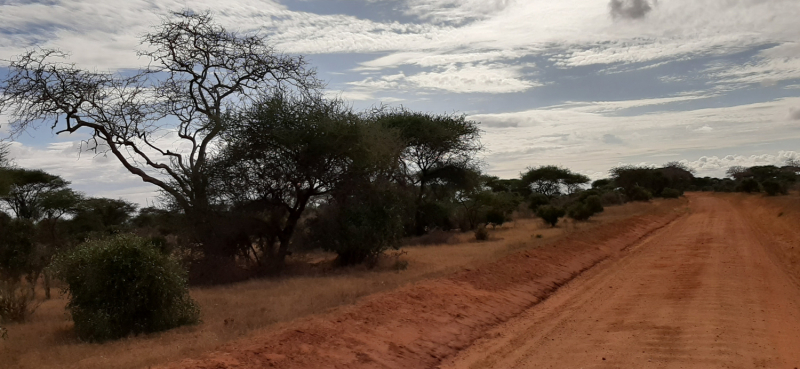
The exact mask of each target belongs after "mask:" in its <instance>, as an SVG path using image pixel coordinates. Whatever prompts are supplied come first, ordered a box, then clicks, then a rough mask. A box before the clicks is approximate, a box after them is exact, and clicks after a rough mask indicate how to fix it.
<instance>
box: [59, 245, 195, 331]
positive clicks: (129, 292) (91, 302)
mask: <svg viewBox="0 0 800 369" xmlns="http://www.w3.org/2000/svg"><path fill="white" fill-rule="evenodd" d="M54 270H55V272H56V275H57V277H58V278H59V279H61V280H62V281H64V282H65V283H66V287H65V289H64V292H65V293H66V294H67V295H68V296H69V303H68V304H67V309H68V310H69V311H70V313H71V314H72V320H73V321H74V322H75V331H76V333H77V334H78V337H79V338H80V339H82V340H85V341H105V340H110V339H116V338H121V337H125V336H127V335H129V334H137V333H149V332H158V331H163V330H167V329H171V328H175V327H178V326H181V325H186V324H193V323H195V322H197V321H198V320H199V309H198V308H197V305H196V304H195V302H194V301H193V300H192V299H191V297H189V290H188V288H187V284H186V272H185V271H184V270H183V268H182V267H181V265H180V264H179V263H178V262H177V261H175V260H173V259H171V258H170V257H169V256H167V255H164V254H162V253H161V252H159V250H158V249H157V248H156V247H154V246H153V245H152V244H150V243H149V242H147V241H146V240H144V239H142V238H138V237H136V236H132V235H125V234H121V235H116V236H113V237H111V238H108V239H101V240H93V241H90V242H87V243H85V244H83V245H81V246H79V247H78V248H76V249H74V250H70V251H67V252H65V253H62V254H59V255H58V256H57V257H56V260H55V262H54Z"/></svg>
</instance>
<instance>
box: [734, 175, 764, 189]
mask: <svg viewBox="0 0 800 369" xmlns="http://www.w3.org/2000/svg"><path fill="white" fill-rule="evenodd" d="M736 190H737V191H739V192H747V193H752V192H761V185H760V184H759V183H758V181H757V180H755V179H754V178H745V179H744V180H742V182H741V183H739V185H738V186H736Z"/></svg>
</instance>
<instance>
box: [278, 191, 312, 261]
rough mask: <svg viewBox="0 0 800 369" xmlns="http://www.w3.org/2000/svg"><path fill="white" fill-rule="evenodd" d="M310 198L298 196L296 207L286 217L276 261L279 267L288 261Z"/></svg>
mask: <svg viewBox="0 0 800 369" xmlns="http://www.w3.org/2000/svg"><path fill="white" fill-rule="evenodd" d="M310 198H311V196H310V195H302V196H298V199H297V205H296V206H295V208H294V209H292V211H290V212H289V218H288V219H286V224H285V225H284V227H283V230H282V231H281V235H280V237H278V239H279V240H280V245H279V246H278V254H277V255H276V259H275V262H276V266H277V267H279V268H283V265H284V263H285V262H286V256H287V255H289V243H290V242H291V241H292V236H293V235H294V231H295V229H296V228H297V223H298V222H299V221H300V217H301V216H302V215H303V212H304V211H305V210H306V205H307V204H308V200H309V199H310Z"/></svg>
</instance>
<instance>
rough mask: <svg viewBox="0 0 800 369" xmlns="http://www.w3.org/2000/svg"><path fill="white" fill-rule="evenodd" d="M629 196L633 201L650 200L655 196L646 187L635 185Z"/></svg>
mask: <svg viewBox="0 0 800 369" xmlns="http://www.w3.org/2000/svg"><path fill="white" fill-rule="evenodd" d="M628 197H630V199H631V200H632V201H650V199H652V198H653V194H652V193H650V191H648V190H646V189H645V188H644V187H640V186H635V187H633V188H632V189H631V191H630V193H629V194H628Z"/></svg>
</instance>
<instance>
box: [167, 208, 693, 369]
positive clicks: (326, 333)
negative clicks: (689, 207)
mask: <svg viewBox="0 0 800 369" xmlns="http://www.w3.org/2000/svg"><path fill="white" fill-rule="evenodd" d="M675 204H676V205H678V204H682V203H681V202H675ZM681 214H683V213H681V212H680V211H677V210H675V209H672V208H670V207H668V206H665V207H664V209H662V210H661V211H659V212H656V213H655V214H650V215H645V216H638V217H633V218H628V219H624V220H620V221H616V222H614V223H611V224H608V225H606V226H603V227H600V228H597V229H594V230H592V231H591V232H588V233H583V234H575V235H573V236H571V237H569V238H566V239H564V240H562V241H559V242H557V243H554V244H552V245H550V246H546V247H542V248H537V249H533V250H529V251H525V252H521V253H517V254H514V255H510V256H508V257H506V258H503V259H501V260H499V261H498V262H495V263H492V264H487V265H485V266H482V267H479V268H476V269H475V270H471V271H467V272H463V273H459V274H456V275H454V276H453V277H451V278H445V279H438V280H430V281H424V282H420V283H417V284H414V285H411V286H408V287H405V288H401V289H398V290H396V291H393V292H388V293H383V294H378V295H374V296H371V297H368V298H365V299H364V300H363V301H361V302H359V303H358V304H356V305H354V306H351V307H347V308H343V309H339V310H335V311H333V312H331V313H329V314H326V315H322V316H316V317H312V318H307V319H303V320H300V321H298V322H293V323H291V324H287V325H286V326H284V328H282V329H279V330H274V331H269V332H266V333H263V334H261V335H256V336H254V337H250V338H248V339H247V340H242V341H237V342H234V343H231V344H228V345H225V346H223V347H222V348H220V350H219V351H217V352H214V353H210V354H209V355H207V356H205V357H202V358H198V359H191V360H184V361H181V362H178V363H173V364H170V365H168V366H166V367H167V368H174V369H178V368H264V367H272V366H275V367H280V368H412V367H413V368H424V367H429V368H430V367H436V366H438V365H440V364H441V363H442V362H443V360H444V359H446V358H448V357H452V356H453V355H455V354H456V353H458V352H459V351H461V350H463V349H465V348H467V347H470V346H471V345H472V344H473V343H474V342H475V341H476V340H477V339H478V338H480V337H483V336H484V333H485V332H487V331H488V330H489V329H491V328H493V327H496V326H498V325H499V324H502V323H503V322H506V321H508V320H509V319H511V318H513V317H515V316H517V315H519V314H520V313H522V312H524V311H526V310H528V309H529V308H530V307H531V306H534V305H535V304H537V303H539V302H540V301H542V300H543V299H545V298H546V297H547V296H549V295H550V294H551V293H552V292H553V291H555V290H556V289H557V288H558V287H559V286H561V285H563V284H565V283H567V282H568V281H570V280H572V279H573V278H575V277H576V276H578V275H580V274H581V273H582V272H583V271H585V270H587V269H590V268H592V267H593V266H594V265H596V264H598V263H600V262H601V261H603V260H605V259H607V258H609V257H610V256H612V255H620V254H621V253H623V250H625V249H626V248H628V247H629V246H632V245H637V244H639V243H641V242H642V240H644V239H646V238H647V237H648V236H652V235H653V234H655V233H658V234H660V233H663V231H658V232H657V231H656V230H659V229H661V228H662V227H664V226H665V225H667V224H669V223H670V222H672V221H673V220H675V219H676V218H678V217H679V216H680V215H681ZM654 232H655V233H654Z"/></svg>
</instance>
